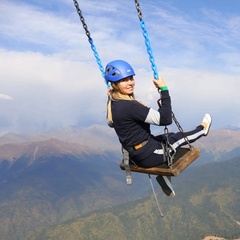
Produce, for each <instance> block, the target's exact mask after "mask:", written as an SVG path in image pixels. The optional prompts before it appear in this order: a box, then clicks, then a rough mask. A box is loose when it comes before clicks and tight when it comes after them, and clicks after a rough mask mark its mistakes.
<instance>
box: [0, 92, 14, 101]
mask: <svg viewBox="0 0 240 240" xmlns="http://www.w3.org/2000/svg"><path fill="white" fill-rule="evenodd" d="M0 99H2V100H13V98H12V97H11V96H9V95H7V94H3V93H0Z"/></svg>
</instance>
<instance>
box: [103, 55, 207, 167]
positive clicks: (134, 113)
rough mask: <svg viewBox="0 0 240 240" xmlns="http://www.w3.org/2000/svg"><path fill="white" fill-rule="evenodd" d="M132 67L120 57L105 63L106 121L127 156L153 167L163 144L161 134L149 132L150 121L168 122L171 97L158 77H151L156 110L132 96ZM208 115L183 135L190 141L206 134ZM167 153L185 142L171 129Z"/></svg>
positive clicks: (159, 160)
mask: <svg viewBox="0 0 240 240" xmlns="http://www.w3.org/2000/svg"><path fill="white" fill-rule="evenodd" d="M134 75H135V73H134V70H133V68H132V67H131V66H130V65H129V64H128V63H127V62H125V61H123V60H115V61H112V62H110V63H108V64H107V66H106V69H105V79H106V81H107V82H110V83H111V88H110V89H109V91H108V96H109V100H108V108H107V118H108V123H109V124H110V125H111V126H112V127H113V128H114V129H115V131H116V133H117V135H118V138H119V141H120V143H121V144H122V146H123V148H124V149H126V150H127V151H128V153H129V157H130V159H131V160H132V161H133V162H134V163H135V164H137V165H138V166H141V167H146V168H148V167H154V166H158V165H160V164H163V163H164V162H165V160H164V159H165V158H164V152H163V145H162V143H163V142H164V141H166V139H165V137H164V135H159V136H153V135H152V134H151V131H150V125H151V124H154V125H159V126H165V125H170V124H171V123H172V108H171V99H170V96H169V91H168V88H167V86H166V84H165V82H164V80H163V79H162V78H159V80H157V79H154V80H153V83H154V85H155V87H156V88H157V89H158V90H159V91H160V92H161V107H159V109H158V111H156V110H154V109H152V108H149V107H147V106H144V105H143V104H142V103H140V102H138V101H137V100H135V97H134V86H135V81H134V77H133V76H134ZM211 122H212V120H211V116H210V115H209V114H206V115H205V116H204V118H203V121H202V123H201V124H200V125H199V126H197V127H196V129H194V130H192V131H189V132H185V133H184V135H185V136H186V137H187V138H188V140H189V142H190V143H192V142H194V141H196V140H197V139H199V138H200V137H202V136H207V134H208V132H209V129H210V126H211ZM168 140H169V143H170V145H171V149H169V151H170V153H171V154H174V152H175V151H177V150H178V148H179V147H181V146H183V145H186V144H187V142H186V139H185V138H184V137H183V134H182V133H180V132H178V133H171V134H169V136H168Z"/></svg>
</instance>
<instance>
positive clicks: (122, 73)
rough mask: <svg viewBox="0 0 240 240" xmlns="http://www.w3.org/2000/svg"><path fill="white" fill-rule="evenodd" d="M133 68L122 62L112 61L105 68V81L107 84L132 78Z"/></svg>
mask: <svg viewBox="0 0 240 240" xmlns="http://www.w3.org/2000/svg"><path fill="white" fill-rule="evenodd" d="M134 75H135V72H134V70H133V68H132V67H131V66H130V65H129V64H128V63H127V62H125V61H123V60H114V61H112V62H110V63H108V64H107V66H106V68H105V80H106V81H107V82H118V81H120V80H121V79H123V78H126V77H130V76H134Z"/></svg>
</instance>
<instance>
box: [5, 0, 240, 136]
mask: <svg viewBox="0 0 240 240" xmlns="http://www.w3.org/2000/svg"><path fill="white" fill-rule="evenodd" d="M78 2H79V5H80V7H81V9H82V12H83V14H84V17H85V20H86V23H87V25H88V28H89V30H90V32H91V36H92V38H93V40H94V44H95V46H96V47H97V50H98V54H99V56H100V58H101V61H102V64H103V66H104V67H105V65H106V64H107V63H108V62H109V61H112V60H114V59H123V60H126V61H128V62H129V63H130V64H131V65H132V66H133V68H134V70H135V72H136V77H135V79H136V91H135V94H136V96H137V98H138V99H139V100H141V101H143V102H144V103H145V104H146V105H148V106H151V107H153V108H156V100H157V98H158V94H157V92H156V90H155V88H154V86H153V84H152V81H151V80H152V78H153V74H152V70H151V65H150V62H149V59H148V54H147V52H146V47H145V44H144V38H143V36H142V32H141V28H140V24H139V20H138V17H137V12H136V9H135V5H134V1H133V0H132V1H130V0H121V1H109V0H102V1H101V2H100V3H99V1H97V0H79V1H78ZM140 4H141V8H142V12H143V19H144V21H145V23H146V27H147V30H148V35H149V38H150V42H151V47H152V49H153V55H154V58H155V62H156V65H157V68H158V72H159V74H160V75H162V76H163V77H164V79H165V81H166V83H167V85H168V87H169V89H170V94H171V97H172V103H173V111H174V112H175V115H176V116H177V118H178V120H179V121H180V123H181V124H182V126H183V128H184V129H190V128H192V127H194V126H196V125H197V124H199V123H200V122H201V120H202V117H203V115H204V114H205V112H209V113H210V114H211V115H212V117H213V128H215V129H218V128H225V127H228V126H235V127H240V114H239V110H240V94H239V93H238V91H239V89H240V41H239V39H240V7H239V6H240V0H235V1H229V0H201V1H200V0H199V1H190V0H171V1H159V0H155V1H153V0H151V1H147V0H142V1H140ZM0 68H1V71H0V107H1V112H0V134H3V133H6V132H9V131H11V132H37V131H48V130H50V129H54V128H61V127H65V126H69V125H71V126H78V127H87V126H91V125H93V124H97V125H105V116H106V110H105V106H106V85H105V83H104V80H103V78H102V75H101V72H100V71H99V68H98V65H97V63H96V61H95V58H94V56H93V53H92V51H91V48H90V45H89V43H88V41H87V37H86V36H85V33H84V30H83V28H82V25H81V23H80V21H79V17H78V15H77V12H76V9H75V7H74V4H73V1H71V0H58V1H57V0H51V1H42V0H31V1H30V0H28V1H27V0H26V1H25V0H21V1H17V0H16V1H15V0H10V1H7V0H1V2H0Z"/></svg>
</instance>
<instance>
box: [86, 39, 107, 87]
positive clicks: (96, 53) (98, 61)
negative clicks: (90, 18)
mask: <svg viewBox="0 0 240 240" xmlns="http://www.w3.org/2000/svg"><path fill="white" fill-rule="evenodd" d="M88 41H89V43H90V45H91V49H92V50H93V53H94V56H95V58H96V62H97V64H98V67H99V69H100V71H101V73H102V76H103V78H104V81H105V83H106V85H107V87H108V88H109V87H110V85H109V83H108V82H107V81H106V79H105V73H104V68H103V66H102V62H101V59H100V57H99V55H98V52H97V49H96V47H95V45H94V43H93V40H92V39H91V38H89V39H88Z"/></svg>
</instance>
